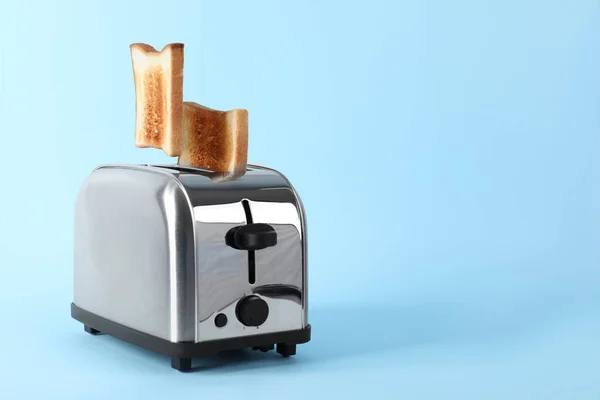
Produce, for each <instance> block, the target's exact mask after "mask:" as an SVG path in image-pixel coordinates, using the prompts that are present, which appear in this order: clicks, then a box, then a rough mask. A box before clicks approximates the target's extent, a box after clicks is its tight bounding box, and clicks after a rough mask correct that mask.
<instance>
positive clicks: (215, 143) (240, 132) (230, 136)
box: [178, 102, 248, 178]
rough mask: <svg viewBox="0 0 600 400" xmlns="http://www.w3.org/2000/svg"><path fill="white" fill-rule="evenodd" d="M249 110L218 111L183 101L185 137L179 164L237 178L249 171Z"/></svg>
mask: <svg viewBox="0 0 600 400" xmlns="http://www.w3.org/2000/svg"><path fill="white" fill-rule="evenodd" d="M247 159H248V111H246V110H241V109H238V110H231V111H218V110H213V109H211V108H208V107H204V106H202V105H200V104H197V103H193V102H184V103H183V137H182V148H181V154H180V156H179V161H178V163H179V164H180V165H188V166H193V167H196V168H203V169H207V170H211V171H215V172H217V173H221V175H220V176H221V177H223V178H235V177H239V176H241V175H243V174H245V173H246V163H247Z"/></svg>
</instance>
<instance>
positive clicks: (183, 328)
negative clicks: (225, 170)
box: [74, 167, 196, 342]
mask: <svg viewBox="0 0 600 400" xmlns="http://www.w3.org/2000/svg"><path fill="white" fill-rule="evenodd" d="M192 220H193V217H192V211H191V206H190V204H189V200H188V199H187V196H186V194H185V191H184V190H183V188H182V187H181V185H180V184H179V183H178V181H177V179H175V178H174V177H173V176H172V175H170V174H167V173H161V172H159V171H158V172H157V171H152V170H148V169H144V168H143V167H137V168H136V167H129V168H127V167H121V168H119V167H104V168H100V169H97V170H95V171H94V172H93V173H92V174H91V175H90V176H89V177H88V179H87V180H86V182H85V183H84V184H83V186H82V188H81V190H80V192H79V195H78V198H77V202H76V207H75V235H74V237H75V243H74V244H75V246H74V303H75V305H77V306H78V307H80V308H82V309H84V310H86V311H89V312H92V313H94V314H96V315H99V316H101V317H104V318H107V319H109V320H111V321H113V322H116V323H119V324H121V325H124V326H126V327H129V328H132V329H135V330H138V331H141V332H144V333H147V334H150V335H153V336H156V337H158V338H162V339H165V340H169V341H171V342H180V341H193V340H194V339H195V334H196V332H195V315H196V314H195V288H194V282H195V272H194V246H195V244H194V226H193V223H192Z"/></svg>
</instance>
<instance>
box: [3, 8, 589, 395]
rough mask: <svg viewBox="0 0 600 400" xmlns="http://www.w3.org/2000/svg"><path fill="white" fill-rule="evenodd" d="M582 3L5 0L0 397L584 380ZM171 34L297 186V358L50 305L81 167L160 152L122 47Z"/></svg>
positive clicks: (570, 383)
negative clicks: (135, 328)
mask: <svg viewBox="0 0 600 400" xmlns="http://www.w3.org/2000/svg"><path fill="white" fill-rule="evenodd" d="M168 3H170V4H171V5H167V4H168ZM599 5H600V4H599V3H598V1H597V0H577V1H567V0H563V1H559V0H544V1H542V0H540V1H533V0H530V1H523V0H503V1H499V0H498V1H475V0H473V1H466V0H457V1H450V0H447V1H442V0H428V1H417V0H412V1H397V2H392V1H388V2H383V1H368V2H367V1H363V2H342V1H339V2H333V1H331V2H324V1H321V2H318V1H311V2H283V1H280V2H274V1H272V2H266V1H216V0H214V1H210V2H209V1H203V2H197V1H187V2H184V1H166V0H165V1H150V0H148V1H140V0H136V1H128V2H126V1H114V2H98V1H95V2H87V1H86V2H84V1H79V2H75V1H71V2H67V1H63V2H56V1H44V2H41V1H40V2H37V3H34V2H31V1H8V2H7V1H5V0H2V2H1V5H0V18H1V19H0V29H1V32H0V40H1V55H2V61H1V66H2V70H1V83H0V88H1V89H0V90H1V97H0V102H1V103H0V104H1V108H0V133H1V139H2V140H1V142H0V143H1V144H2V148H1V150H2V155H1V157H0V160H1V161H0V165H1V167H2V183H1V187H2V195H1V196H0V210H1V211H0V226H1V228H0V229H1V230H0V249H1V253H0V254H1V255H2V264H1V265H0V357H1V358H0V398H3V399H13V398H17V396H21V398H39V399H45V398H61V399H72V398H73V399H74V398H79V399H81V398H85V399H96V398H98V399H100V398H102V399H107V398H110V399H112V398H115V399H117V398H118V399H120V398H128V399H137V398H184V396H185V397H187V398H205V399H208V398H242V396H245V397H250V398H252V397H256V396H259V397H260V398H264V399H270V398H273V399H276V398H286V399H296V398H298V399H306V398H326V397H329V396H331V397H336V398H351V397H354V396H357V397H358V396H369V397H370V398H373V399H377V398H394V399H578V400H582V399H598V398H600V7H599ZM175 41H178V42H183V43H185V45H186V55H185V57H186V60H185V98H186V100H191V101H197V102H200V103H202V104H205V105H207V106H211V107H215V108H220V109H230V108H237V107H244V108H247V109H248V110H249V112H250V151H249V153H250V154H249V158H250V161H251V162H256V163H263V164H267V165H269V166H272V167H274V168H277V169H279V170H281V171H282V172H284V173H285V174H286V175H287V176H288V177H289V178H290V179H291V181H292V182H293V183H294V185H295V186H296V188H297V189H298V191H299V192H300V194H301V196H302V198H303V200H304V202H305V206H306V209H307V213H308V218H309V235H310V250H309V251H310V298H311V310H310V318H311V321H310V322H311V323H312V325H313V327H314V331H313V341H312V342H310V343H309V344H306V345H303V346H301V347H299V349H298V355H297V356H296V357H295V358H292V359H287V360H286V359H282V358H280V357H279V356H278V355H277V354H267V355H263V354H246V355H244V354H232V355H228V356H224V357H219V358H216V359H214V360H210V362H209V363H208V365H209V366H210V368H207V369H206V370H203V371H198V372H195V373H192V374H180V373H178V372H176V371H174V370H172V369H171V368H170V366H169V362H168V360H167V358H165V357H162V356H157V355H154V354H150V353H148V352H145V351H143V350H139V349H138V348H136V347H133V346H130V345H126V344H122V343H121V342H118V341H117V340H114V339H111V338H109V337H105V336H102V337H91V336H89V335H86V334H84V333H83V331H82V327H81V325H80V324H79V323H77V322H75V321H73V320H71V318H70V316H69V303H70V301H71V286H72V282H71V276H72V262H71V254H72V239H73V238H72V224H73V204H74V199H75V196H76V193H77V190H78V187H79V185H80V184H81V183H82V180H83V179H84V178H85V177H86V176H87V174H88V173H89V172H90V171H91V170H92V169H93V168H94V167H95V166H96V165H98V164H103V163H111V162H125V163H153V162H161V163H162V162H173V160H171V159H169V158H168V157H167V156H166V155H164V154H163V153H162V152H160V151H158V150H153V149H136V148H135V147H134V140H133V129H134V100H135V97H134V88H133V74H132V71H131V61H130V54H129V47H128V46H129V44H130V43H133V42H146V43H149V44H152V45H154V46H155V47H158V48H161V47H162V46H163V45H165V44H167V43H169V42H175ZM217 396H218V397H217Z"/></svg>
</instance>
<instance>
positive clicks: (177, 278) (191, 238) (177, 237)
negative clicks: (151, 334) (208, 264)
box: [92, 164, 198, 342]
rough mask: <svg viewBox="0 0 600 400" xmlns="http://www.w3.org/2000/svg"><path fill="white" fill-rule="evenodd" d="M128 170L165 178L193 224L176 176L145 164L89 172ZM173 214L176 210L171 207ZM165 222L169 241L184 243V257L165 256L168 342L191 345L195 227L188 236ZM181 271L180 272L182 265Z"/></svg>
mask: <svg viewBox="0 0 600 400" xmlns="http://www.w3.org/2000/svg"><path fill="white" fill-rule="evenodd" d="M110 168H115V169H129V170H134V171H144V172H151V173H155V174H159V175H162V176H165V177H169V178H170V180H171V181H172V182H174V184H175V185H176V187H177V189H178V190H177V191H178V192H179V195H180V196H181V197H182V198H183V199H184V200H185V203H186V204H187V209H188V211H189V214H190V215H189V218H186V219H184V220H187V221H193V220H194V218H193V217H194V209H193V207H192V202H191V201H190V198H189V196H188V194H187V191H186V190H185V187H184V186H183V184H182V183H181V181H180V180H179V179H177V176H176V175H175V174H173V173H170V172H168V171H163V170H161V169H159V168H154V167H153V166H151V165H148V164H103V165H99V166H97V167H96V168H95V169H94V170H93V171H92V173H93V172H95V171H98V170H101V169H110ZM173 208H174V209H175V210H176V207H173ZM165 219H166V220H167V221H168V223H169V225H170V226H169V228H168V229H169V236H170V237H171V239H170V240H173V241H175V242H177V243H181V242H183V243H185V252H184V254H181V255H179V254H174V255H169V259H170V260H171V261H170V263H169V264H170V265H169V280H170V314H171V319H170V325H171V326H170V330H169V331H170V336H171V337H170V340H171V341H172V342H181V341H194V340H195V339H196V336H197V332H196V331H197V329H198V327H197V325H198V324H197V310H196V304H197V293H196V285H195V282H196V257H195V254H196V226H195V224H194V223H191V222H190V226H191V234H190V232H188V229H185V230H183V231H181V230H177V229H175V228H174V226H175V220H177V218H172V217H171V219H173V221H170V220H169V216H168V215H165ZM169 248H176V249H179V248H180V246H174V247H172V246H169ZM182 262H183V265H184V267H183V268H181V267H180V265H181V264H182Z"/></svg>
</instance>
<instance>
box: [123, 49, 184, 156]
mask: <svg viewBox="0 0 600 400" xmlns="http://www.w3.org/2000/svg"><path fill="white" fill-rule="evenodd" d="M130 50H131V60H132V64H133V76H134V82H135V95H136V120H135V145H136V147H154V148H157V149H163V150H164V152H165V153H167V154H168V155H169V156H171V157H174V156H178V155H179V154H180V153H181V129H182V105H183V44H181V43H172V44H169V45H167V46H165V47H164V48H163V49H162V50H161V51H157V50H156V49H154V47H152V46H149V45H147V44H142V43H135V44H132V45H131V46H130Z"/></svg>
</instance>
